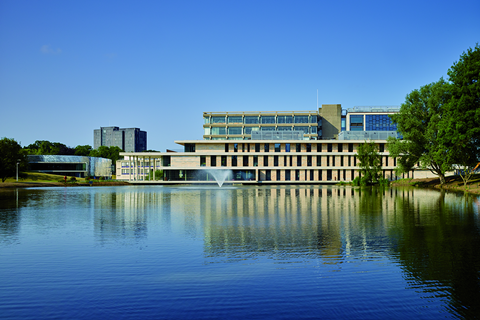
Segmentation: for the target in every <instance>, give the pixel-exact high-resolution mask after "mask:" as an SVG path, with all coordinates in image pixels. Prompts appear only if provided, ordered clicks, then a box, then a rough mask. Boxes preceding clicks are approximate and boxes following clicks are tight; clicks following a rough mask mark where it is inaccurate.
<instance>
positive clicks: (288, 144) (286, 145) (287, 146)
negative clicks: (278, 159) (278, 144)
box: [285, 143, 290, 152]
mask: <svg viewBox="0 0 480 320" xmlns="http://www.w3.org/2000/svg"><path fill="white" fill-rule="evenodd" d="M285 152H290V143H286V144H285Z"/></svg>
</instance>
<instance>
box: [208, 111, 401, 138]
mask: <svg viewBox="0 0 480 320" xmlns="http://www.w3.org/2000/svg"><path fill="white" fill-rule="evenodd" d="M398 111H399V108H398V107H354V108H350V109H346V110H342V107H341V105H340V104H324V105H322V107H321V108H319V109H318V110H310V111H236V112H204V113H203V120H204V121H203V129H204V135H203V138H204V139H205V140H264V139H272V138H271V137H277V136H278V137H280V136H288V135H286V134H285V133H288V132H290V133H292V134H290V137H291V138H288V140H297V139H300V140H330V139H337V138H338V137H339V134H340V132H342V131H396V126H395V125H393V124H392V122H391V121H390V118H389V117H388V115H389V114H393V113H395V112H398ZM293 133H297V134H293ZM299 134H300V138H298V137H299V136H298V135H299ZM273 139H275V138H273ZM280 139H281V138H280ZM284 139H287V138H284Z"/></svg>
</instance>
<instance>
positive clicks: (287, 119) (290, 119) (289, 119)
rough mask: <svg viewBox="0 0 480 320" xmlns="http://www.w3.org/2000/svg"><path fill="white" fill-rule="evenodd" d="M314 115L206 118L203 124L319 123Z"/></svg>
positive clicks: (319, 120)
mask: <svg viewBox="0 0 480 320" xmlns="http://www.w3.org/2000/svg"><path fill="white" fill-rule="evenodd" d="M321 121H322V120H321V119H319V117H318V116H316V115H309V116H307V115H303V116H278V115H277V116H206V117H203V122H204V124H212V123H240V124H260V123H264V124H275V123H320V125H321Z"/></svg>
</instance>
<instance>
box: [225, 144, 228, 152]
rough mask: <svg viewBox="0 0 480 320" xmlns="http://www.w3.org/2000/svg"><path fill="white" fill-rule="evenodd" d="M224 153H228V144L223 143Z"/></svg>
mask: <svg viewBox="0 0 480 320" xmlns="http://www.w3.org/2000/svg"><path fill="white" fill-rule="evenodd" d="M225 152H228V143H225Z"/></svg>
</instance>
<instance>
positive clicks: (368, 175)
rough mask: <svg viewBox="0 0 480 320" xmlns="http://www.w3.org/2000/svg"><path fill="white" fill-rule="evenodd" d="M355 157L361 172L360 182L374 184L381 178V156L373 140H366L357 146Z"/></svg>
mask: <svg viewBox="0 0 480 320" xmlns="http://www.w3.org/2000/svg"><path fill="white" fill-rule="evenodd" d="M357 158H358V160H359V161H360V163H359V165H358V166H359V167H360V172H361V174H362V178H361V179H360V184H362V185H369V184H376V183H378V182H379V181H380V180H381V178H382V156H381V155H380V154H379V153H378V146H377V145H376V144H375V143H374V142H373V141H370V142H367V141H365V143H363V144H360V145H359V146H358V151H357Z"/></svg>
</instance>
